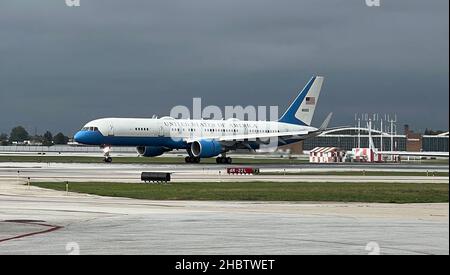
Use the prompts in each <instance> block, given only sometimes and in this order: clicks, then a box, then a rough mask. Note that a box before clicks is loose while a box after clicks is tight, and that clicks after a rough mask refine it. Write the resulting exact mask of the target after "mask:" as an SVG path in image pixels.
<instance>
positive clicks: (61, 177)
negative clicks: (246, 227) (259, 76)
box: [0, 163, 449, 183]
mask: <svg viewBox="0 0 450 275" xmlns="http://www.w3.org/2000/svg"><path fill="white" fill-rule="evenodd" d="M228 167H241V166H226V165H191V164H178V165H175V164H172V165H166V164H151V165H149V164H104V163H92V164H77V163H48V164H46V163H44V164H43V163H0V179H9V180H15V181H19V182H26V181H27V179H28V178H30V180H31V181H32V182H33V181H34V182H35V181H75V182H80V181H107V182H108V181H112V182H140V174H141V172H143V171H152V172H171V173H173V175H172V179H173V181H175V182H202V181H209V182H236V181H240V182H249V181H276V182H298V181H302V182H408V183H448V182H449V178H448V177H439V176H431V175H432V173H433V172H448V165H447V166H446V165H396V166H394V165H371V166H369V165H367V166H366V165H364V166H363V165H347V164H345V165H311V164H304V165H303V164H302V165H272V164H271V165H253V166H252V167H257V168H260V170H261V172H263V173H264V172H266V173H274V172H277V173H288V174H287V175H268V174H266V175H247V176H243V175H228V174H227V172H226V169H227V168H228ZM363 170H364V171H403V172H423V173H424V174H425V173H426V171H429V172H430V176H394V177H393V176H363V175H362V172H361V171H363ZM326 171H360V172H361V175H356V176H336V175H326V174H325V175H301V176H299V175H289V173H295V172H326Z"/></svg>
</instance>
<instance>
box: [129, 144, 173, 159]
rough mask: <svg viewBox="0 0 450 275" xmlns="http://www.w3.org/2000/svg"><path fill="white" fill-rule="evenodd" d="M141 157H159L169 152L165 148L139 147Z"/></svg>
mask: <svg viewBox="0 0 450 275" xmlns="http://www.w3.org/2000/svg"><path fill="white" fill-rule="evenodd" d="M136 150H137V152H138V154H139V155H141V156H143V157H157V156H160V155H162V154H164V153H165V152H167V151H169V150H167V149H166V148H164V147H155V146H139V147H137V148H136Z"/></svg>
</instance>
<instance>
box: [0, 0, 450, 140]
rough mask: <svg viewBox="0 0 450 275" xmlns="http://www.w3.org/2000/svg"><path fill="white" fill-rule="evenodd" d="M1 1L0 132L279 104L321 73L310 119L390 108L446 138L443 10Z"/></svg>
mask: <svg viewBox="0 0 450 275" xmlns="http://www.w3.org/2000/svg"><path fill="white" fill-rule="evenodd" d="M381 4H382V6H381V7H379V8H373V7H372V8H369V7H367V6H366V5H365V1H364V0H329V1H325V0H322V1H317V0H157V1H152V0H127V1H123V0H84V1H83V0H81V7H79V8H69V7H66V5H65V1H64V0H39V1H29V0H1V1H0V132H7V133H9V132H10V129H11V127H13V126H16V125H23V126H25V127H26V128H27V129H28V130H29V131H30V132H31V133H34V131H35V130H34V129H35V128H37V129H38V132H43V131H44V130H47V129H48V130H51V131H53V132H55V131H59V130H61V131H64V132H65V133H66V134H68V135H72V134H73V133H74V132H75V131H76V130H77V129H78V128H80V127H81V126H83V125H84V124H85V123H86V122H87V121H89V120H92V119H95V118H99V117H151V116H152V115H153V114H157V115H159V116H163V115H168V114H169V112H170V109H171V108H172V107H173V106H175V105H187V106H191V105H192V98H193V97H202V99H203V103H204V104H213V105H219V106H224V105H244V106H246V105H255V106H256V105H268V106H270V105H279V107H280V112H281V111H284V109H285V108H286V107H287V105H288V104H289V103H290V101H291V100H292V99H293V97H295V96H296V94H297V92H298V90H299V89H301V88H302V87H303V86H304V85H305V83H306V82H307V81H308V79H309V78H310V77H311V76H313V75H315V74H320V75H323V76H325V83H324V86H323V90H322V94H321V98H320V101H319V105H318V108H317V113H316V116H315V118H314V124H315V125H320V123H321V121H322V120H323V119H324V118H325V116H326V114H327V113H328V112H334V113H335V117H334V119H333V122H332V124H333V126H339V125H352V124H354V113H356V112H358V113H361V112H369V113H373V112H378V113H397V114H398V117H399V120H400V123H409V124H410V125H411V127H412V128H414V129H416V130H423V129H425V128H426V127H428V128H433V129H448V124H449V122H448V115H449V111H448V110H449V63H448V62H449V29H448V20H449V14H448V9H449V1H448V0H390V1H388V0H384V1H383V0H382V2H381Z"/></svg>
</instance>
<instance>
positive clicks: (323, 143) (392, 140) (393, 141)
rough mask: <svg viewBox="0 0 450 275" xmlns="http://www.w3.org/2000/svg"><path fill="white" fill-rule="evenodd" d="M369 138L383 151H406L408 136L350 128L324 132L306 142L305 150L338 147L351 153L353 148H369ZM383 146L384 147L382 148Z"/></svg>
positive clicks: (304, 144)
mask: <svg viewBox="0 0 450 275" xmlns="http://www.w3.org/2000/svg"><path fill="white" fill-rule="evenodd" d="M369 136H372V140H373V143H374V145H375V147H376V148H378V149H379V150H382V151H390V150H391V149H393V150H394V151H406V145H407V138H406V135H391V134H388V133H384V132H381V131H378V130H372V131H371V133H370V134H369V129H367V128H358V127H348V128H342V129H333V130H329V131H326V132H323V133H322V134H320V135H319V136H317V137H314V138H310V139H307V140H305V141H304V143H303V150H305V151H310V150H312V149H314V148H316V147H338V148H341V149H343V150H347V151H351V150H352V149H353V148H368V147H369ZM381 144H383V146H381Z"/></svg>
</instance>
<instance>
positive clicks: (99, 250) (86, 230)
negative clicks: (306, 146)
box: [0, 163, 449, 255]
mask: <svg viewBox="0 0 450 275" xmlns="http://www.w3.org/2000/svg"><path fill="white" fill-rule="evenodd" d="M227 167H230V166H221V165H187V164H186V165H184V164H183V165H142V164H131V165H128V164H103V163H99V164H75V163H74V164H57V163H49V164H42V163H0V254H1V255H3V254H71V253H74V254H78V253H79V254H368V253H369V252H370V251H372V250H371V249H369V248H372V249H373V247H374V245H375V246H376V247H379V248H380V253H381V254H449V215H448V209H449V206H448V203H444V204H368V203H284V202H283V203H276V202H270V203H265V202H214V201H209V202H196V201H145V200H134V199H125V198H109V197H98V196H92V195H84V194H74V193H69V194H66V193H65V192H58V191H53V190H45V189H39V188H36V187H33V186H31V187H28V186H26V185H24V183H25V182H26V181H27V178H28V177H30V178H31V180H32V181H65V180H67V181H120V182H139V180H140V173H141V172H142V171H165V172H172V173H174V174H173V179H174V181H223V182H228V181H277V182H280V183H282V182H287V181H302V182H305V181H311V182H322V181H327V182H337V183H338V182H361V181H363V182H380V181H388V182H421V183H431V182H435V183H447V184H448V177H431V176H430V177H405V176H395V177H367V176H329V175H320V176H306V175H302V176H283V175H281V176H280V175H279V176H269V175H262V176H229V175H226V173H225V171H226V168H227ZM256 167H259V168H260V169H261V171H262V172H264V171H265V172H280V171H286V172H301V171H361V169H365V170H367V171H369V170H376V171H422V172H423V171H426V170H429V171H430V172H431V171H435V172H438V171H439V172H443V171H444V172H445V171H448V166H446V165H399V166H395V167H394V166H387V165H381V166H378V165H376V166H359V165H356V166H352V165H343V166H336V165H331V166H324V165H319V166H316V165H309V164H305V165H292V166H289V165H288V166H286V165H257V166H256ZM18 171H19V173H17V172H18ZM368 244H369V246H368ZM367 249H368V250H367ZM375 251H376V250H375Z"/></svg>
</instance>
